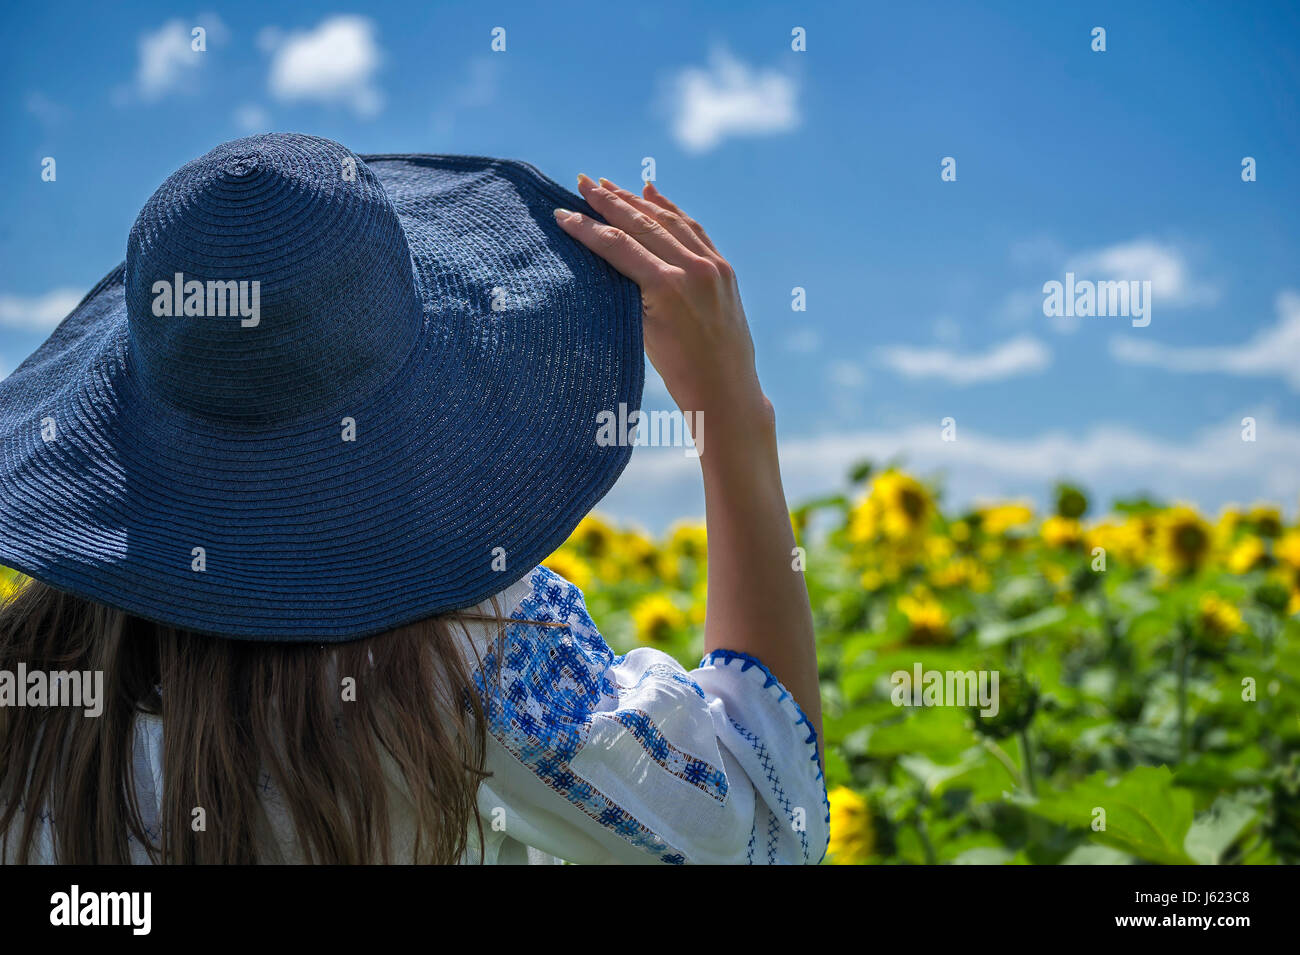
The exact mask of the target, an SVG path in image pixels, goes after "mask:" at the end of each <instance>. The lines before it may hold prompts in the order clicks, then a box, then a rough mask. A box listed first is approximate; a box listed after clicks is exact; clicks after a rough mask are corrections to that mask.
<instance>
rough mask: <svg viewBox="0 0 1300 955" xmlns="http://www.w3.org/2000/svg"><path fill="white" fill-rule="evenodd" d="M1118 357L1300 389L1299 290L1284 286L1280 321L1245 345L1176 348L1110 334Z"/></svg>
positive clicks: (1111, 348) (1174, 369)
mask: <svg viewBox="0 0 1300 955" xmlns="http://www.w3.org/2000/svg"><path fill="white" fill-rule="evenodd" d="M1110 353H1111V356H1112V357H1113V358H1115V360H1117V361H1122V362H1128V363H1129V364H1133V365H1151V366H1154V367H1156V368H1163V369H1165V370H1166V371H1176V372H1217V373H1219V374H1224V375H1246V376H1251V377H1271V376H1276V377H1279V378H1282V379H1284V380H1285V381H1286V382H1287V384H1288V385H1290V386H1291V389H1292V390H1293V391H1300V294H1298V293H1296V292H1291V291H1284V292H1282V293H1281V294H1279V295H1278V297H1277V323H1276V324H1275V325H1272V326H1270V327H1268V328H1265V329H1262V330H1260V331H1259V332H1257V333H1256V334H1255V335H1254V336H1253V337H1251V338H1250V339H1249V340H1248V341H1246V342H1245V343H1243V344H1241V345H1200V346H1191V347H1178V346H1175V345H1162V344H1160V343H1159V342H1148V341H1144V340H1141V339H1138V338H1135V337H1132V336H1129V337H1120V336H1116V337H1115V338H1112V339H1111V342H1110Z"/></svg>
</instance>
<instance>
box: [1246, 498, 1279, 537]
mask: <svg viewBox="0 0 1300 955" xmlns="http://www.w3.org/2000/svg"><path fill="white" fill-rule="evenodd" d="M1246 520H1247V521H1248V522H1249V523H1250V525H1251V527H1253V528H1254V529H1255V533H1256V534H1258V535H1259V536H1260V537H1277V536H1278V535H1279V534H1281V533H1282V511H1281V510H1280V509H1279V508H1278V507H1277V505H1275V504H1256V505H1255V506H1254V507H1252V508H1251V509H1250V513H1248V514H1247V515H1246Z"/></svg>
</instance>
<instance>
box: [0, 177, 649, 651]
mask: <svg viewBox="0 0 1300 955" xmlns="http://www.w3.org/2000/svg"><path fill="white" fill-rule="evenodd" d="M362 158H363V159H364V160H365V161H366V163H367V165H368V166H369V167H370V169H371V170H372V171H373V172H374V173H375V175H376V176H377V177H378V178H379V179H380V181H381V182H382V183H383V186H384V189H385V191H386V192H387V194H388V196H389V199H390V200H391V201H392V203H393V205H394V207H395V209H396V211H397V214H398V217H399V219H400V221H401V223H402V226H403V229H404V230H405V231H406V234H407V239H408V242H409V244H410V248H411V257H412V264H413V268H414V273H415V280H416V284H417V286H418V292H419V295H420V299H421V301H422V303H423V306H424V325H423V330H422V333H421V335H420V336H419V339H418V342H417V344H416V347H415V348H414V349H413V351H412V352H411V354H410V355H409V356H408V358H407V361H406V364H405V365H404V367H403V369H402V371H401V372H400V373H399V374H398V375H397V376H395V377H394V378H393V379H392V380H390V381H388V382H387V383H385V384H384V385H383V386H382V387H380V388H377V389H375V390H373V391H371V392H370V393H367V394H357V395H342V396H340V399H341V401H342V404H341V405H339V407H341V408H343V409H344V410H345V413H346V416H347V417H349V418H351V419H353V421H354V422H355V440H354V441H345V440H344V433H343V432H344V424H343V422H342V421H341V419H340V418H338V417H337V416H336V415H335V414H334V413H333V412H331V414H330V415H329V416H328V417H326V416H325V415H323V414H308V415H305V416H304V417H302V418H300V419H298V420H294V421H291V422H284V423H281V424H279V425H277V426H274V427H258V428H256V429H253V428H250V427H248V426H243V427H235V426H231V425H229V424H222V423H220V422H215V423H214V422H212V421H210V420H206V419H200V418H196V417H195V416H194V415H192V414H189V413H186V412H183V411H181V410H179V409H175V408H173V407H170V406H169V405H168V404H166V403H165V402H162V401H160V400H159V399H158V397H157V396H155V395H151V394H149V392H148V390H147V388H146V386H145V385H144V384H143V383H142V381H141V379H140V375H139V374H138V370H137V369H135V368H133V362H132V359H131V350H130V347H129V337H130V330H129V327H128V322H127V312H126V304H125V296H124V284H123V281H124V279H123V276H124V270H123V267H122V266H119V267H118V268H117V269H115V270H114V271H113V272H112V273H110V274H109V275H108V276H106V277H105V278H104V280H103V281H101V282H100V283H99V284H98V285H97V286H96V287H95V288H94V289H93V290H92V291H91V293H90V294H89V295H88V296H87V297H86V298H85V300H83V301H82V302H81V304H80V305H78V306H77V308H76V309H75V310H74V311H73V312H72V314H71V315H69V316H68V317H67V318H66V319H65V320H64V321H63V322H62V323H61V324H60V325H59V326H58V328H57V329H56V330H55V331H54V333H53V334H52V335H51V336H50V338H49V339H48V340H47V341H46V342H45V343H44V344H43V345H42V346H41V347H40V348H39V349H38V350H37V351H36V352H35V353H34V354H33V355H32V356H31V357H29V358H28V359H27V360H26V361H25V362H24V363H23V364H22V365H20V366H19V367H18V369H17V370H15V372H14V373H13V374H12V375H11V376H10V377H9V378H8V379H6V380H5V381H3V382H0V452H2V457H0V490H3V494H0V564H5V565H7V566H10V567H12V568H14V569H16V570H19V571H21V572H23V573H25V574H28V575H30V576H31V577H34V578H36V579H38V580H41V581H43V582H45V583H48V584H50V585H52V586H54V587H56V588H59V589H62V590H67V591H70V592H72V593H75V594H78V595H80V596H83V597H87V598H90V599H92V600H95V601H97V602H100V603H103V604H107V605H109V606H112V607H116V608H118V609H121V610H125V611H128V612H130V613H132V614H135V615H138V616H141V617H144V618H147V619H150V620H154V621H158V622H162V623H166V624H170V625H173V626H178V627H184V628H186V629H190V630H195V631H199V632H205V633H212V634H219V635H223V636H229V637H237V638H243V639H252V640H275V641H302V642H337V641H343V640H348V639H355V638H359V637H362V636H366V635H369V634H373V633H378V632H381V631H384V630H387V629H390V628H393V627H396V626H399V625H401V624H404V623H409V622H411V621H414V620H418V619H422V618H424V617H428V616H431V615H434V614H438V613H441V612H445V611H451V610H456V609H460V608H465V607H470V606H473V605H475V604H478V603H480V602H482V601H483V600H485V599H486V598H488V597H490V596H492V595H493V594H496V593H499V592H500V591H502V590H504V589H505V588H506V587H507V586H509V585H510V584H512V583H514V582H515V581H516V580H519V579H520V578H522V577H523V576H524V575H525V574H527V573H528V572H529V571H530V570H531V569H532V568H533V567H534V566H535V565H536V564H537V563H539V562H540V561H542V560H543V559H544V558H545V557H546V556H547V555H548V554H550V553H551V552H552V551H554V550H555V549H556V548H557V547H558V546H559V545H560V544H561V543H563V541H564V540H565V539H566V538H567V536H568V535H569V534H570V532H571V531H572V530H573V528H574V527H575V526H576V525H577V523H578V521H579V520H580V519H581V518H582V516H583V515H584V514H586V513H587V512H588V511H589V510H590V509H591V508H592V507H593V506H594V505H595V504H596V502H597V501H599V500H600V498H601V497H603V496H604V494H605V493H606V492H607V491H608V490H609V488H610V487H611V486H612V485H613V484H614V482H615V481H616V480H617V478H618V476H619V474H620V473H621V472H622V470H623V468H624V467H625V466H626V464H627V462H628V459H629V457H630V455H631V451H632V448H631V447H630V446H627V445H619V444H614V445H610V446H602V445H601V444H600V443H598V442H597V440H596V434H597V424H598V415H600V413H601V412H614V413H617V412H618V409H619V407H620V405H622V406H625V407H626V408H627V409H628V410H629V411H631V410H634V409H637V408H639V407H640V402H641V390H642V385H643V378H644V357H643V352H642V339H641V302H640V294H639V291H638V289H637V287H636V285H635V284H634V283H632V282H631V281H629V280H628V279H626V278H624V277H623V276H621V275H619V274H618V273H617V272H616V271H614V270H613V269H612V268H611V267H610V266H609V265H607V264H606V263H605V262H604V261H602V260H601V259H600V258H599V257H597V256H595V255H593V254H592V253H591V252H589V251H588V250H587V249H585V248H583V247H582V246H581V245H580V244H579V243H577V242H575V241H574V240H572V239H571V238H570V237H569V236H568V235H567V234H565V233H564V232H563V231H562V230H561V229H560V228H559V226H558V225H557V224H556V223H555V221H554V217H553V214H552V210H553V209H554V208H555V207H556V206H564V207H566V208H569V209H574V210H576V211H581V212H583V213H585V214H588V215H592V216H596V213H595V212H594V210H592V209H591V208H590V206H588V205H587V203H586V202H585V201H583V200H582V198H581V197H579V196H577V195H576V194H574V193H572V192H570V191H568V190H566V189H564V188H562V187H560V186H559V185H558V184H556V183H555V182H553V181H551V180H550V179H548V178H546V177H545V176H543V175H542V174H541V173H540V172H538V171H537V170H536V169H534V168H533V167H532V166H530V165H528V164H526V163H521V162H516V161H511V160H500V159H489V158H480V157H465V156H428V155H401V156H397V155H384V156H363V157H362ZM596 217H597V218H599V216H596ZM494 301H499V302H501V303H502V304H503V305H504V307H502V308H501V309H500V310H499V311H498V310H494V309H493V304H492V303H493V302H494ZM50 419H52V427H53V429H54V431H53V440H46V438H47V437H49V436H50V432H49V428H48V426H49V425H50ZM43 424H44V425H45V426H46V434H45V436H44V437H43V435H42V431H43ZM196 548H202V551H201V552H200V551H197V550H196ZM199 553H201V554H202V565H203V569H201V570H199V569H195V568H196V566H198V565H197V564H196V561H197V557H196V555H197V554H199Z"/></svg>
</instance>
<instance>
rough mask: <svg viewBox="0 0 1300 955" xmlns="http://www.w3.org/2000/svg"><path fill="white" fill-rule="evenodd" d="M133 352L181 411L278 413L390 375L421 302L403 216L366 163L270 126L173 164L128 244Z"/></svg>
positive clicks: (409, 343) (326, 403)
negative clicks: (267, 130)
mask: <svg viewBox="0 0 1300 955" xmlns="http://www.w3.org/2000/svg"><path fill="white" fill-rule="evenodd" d="M125 283H126V304H127V315H128V323H129V327H130V349H131V356H132V358H133V359H134V360H135V361H136V362H137V363H138V366H139V371H140V374H141V377H142V379H143V381H144V384H145V385H146V386H147V387H148V388H150V389H151V390H152V391H154V392H156V393H157V394H159V395H160V396H161V397H162V398H164V399H165V400H167V401H168V402H169V403H170V404H172V405H173V406H176V407H179V408H181V409H184V410H186V411H189V412H191V413H194V414H196V415H199V416H202V417H209V418H215V419H235V420H248V419H257V420H262V421H268V422H272V421H278V420H284V419H286V418H294V417H298V416H300V415H302V414H305V413H310V412H313V411H319V410H323V409H325V408H328V407H334V406H337V405H338V404H339V403H340V402H341V401H343V400H344V399H346V397H348V396H350V395H352V394H355V393H356V392H357V391H359V390H364V389H365V388H366V387H368V386H369V385H371V384H374V383H379V382H382V381H386V380H387V379H388V378H390V377H391V376H392V375H393V374H394V373H395V372H396V371H397V369H398V368H399V367H400V365H401V364H402V362H403V361H404V360H405V358H406V357H407V356H408V355H409V354H410V351H411V349H412V348H413V347H414V342H415V339H416V337H417V336H418V334H419V331H420V325H421V322H422V311H421V306H420V301H419V297H418V294H417V290H416V288H415V282H414V276H413V273H412V268H411V253H410V248H409V246H408V244H407V238H406V234H405V232H404V231H403V229H402V226H401V223H400V222H399V220H398V217H397V213H396V210H395V209H394V208H393V205H392V203H391V202H390V201H389V198H388V196H387V195H386V193H385V192H384V189H383V186H382V185H381V184H380V182H379V180H378V179H377V178H376V177H375V176H374V174H373V173H372V172H371V171H370V169H369V168H367V167H366V164H365V163H364V162H362V160H361V159H360V158H358V157H357V156H355V155H354V154H352V153H351V152H349V151H348V150H347V149H346V148H345V147H343V146H341V145H339V144H338V143H335V142H331V141H330V140H327V139H320V138H317V137H313V136H303V135H297V134H267V135H261V136H253V137H249V138H247V139H240V140H235V141H233V142H229V143H225V144H223V145H221V146H218V147H217V148H216V149H214V150H212V151H211V152H210V153H208V154H207V155H205V156H202V157H200V158H199V159H196V160H194V161H192V162H190V163H187V164H186V165H184V166H182V167H181V168H180V169H179V170H177V171H176V172H175V173H173V174H172V175H171V176H170V177H169V178H168V179H167V181H166V182H164V183H163V185H162V186H161V187H159V189H158V191H157V192H155V193H154V194H153V196H152V197H151V198H150V199H149V201H148V202H146V203H145V206H144V208H143V209H142V210H141V212H140V215H139V217H138V218H137V219H136V221H135V225H134V226H133V227H132V229H131V235H130V238H129V240H128V243H127V255H126V275H125Z"/></svg>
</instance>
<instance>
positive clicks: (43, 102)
mask: <svg viewBox="0 0 1300 955" xmlns="http://www.w3.org/2000/svg"><path fill="white" fill-rule="evenodd" d="M23 105H24V106H25V107H26V108H27V112H29V113H31V114H32V115H33V116H35V117H36V118H37V120H39V121H40V123H41V124H42V125H43V126H46V127H50V126H57V125H58V124H59V123H61V122H62V121H63V117H64V114H65V113H66V112H67V111H66V110H65V109H64V108H63V107H62V106H60V105H59V104H58V103H56V102H54V100H52V99H50V98H49V97H48V96H46V95H45V94H44V93H42V92H41V91H40V90H32V91H31V92H29V93H28V94H27V96H26V97H24V99H23Z"/></svg>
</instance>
